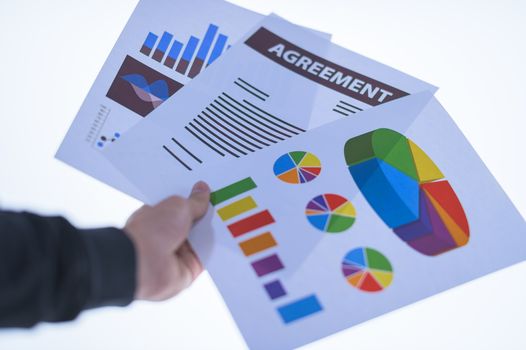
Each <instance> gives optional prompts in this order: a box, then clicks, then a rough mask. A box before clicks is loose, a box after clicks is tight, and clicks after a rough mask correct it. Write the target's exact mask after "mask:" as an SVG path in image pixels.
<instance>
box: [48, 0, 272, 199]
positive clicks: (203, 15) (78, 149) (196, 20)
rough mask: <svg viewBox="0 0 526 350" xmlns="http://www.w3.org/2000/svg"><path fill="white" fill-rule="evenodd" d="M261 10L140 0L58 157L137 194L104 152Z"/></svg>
mask: <svg viewBox="0 0 526 350" xmlns="http://www.w3.org/2000/svg"><path fill="white" fill-rule="evenodd" d="M262 18H263V16H261V15H259V14H257V13H255V12H252V11H249V10H246V9H244V8H241V7H239V6H235V5H233V4H230V3H228V2H226V1H219V0H195V1H183V0H142V1H140V2H139V4H138V5H137V7H136V9H135V11H134V12H133V14H132V16H131V18H130V20H129V21H128V23H127V25H126V27H125V28H124V30H123V31H122V33H121V35H120V37H119V39H118V40H117V43H116V44H115V46H114V48H113V50H112V51H111V53H110V55H109V56H108V58H107V60H106V62H105V63H104V66H103V67H102V69H101V71H100V73H99V75H98V76H97V79H96V80H95V83H94V84H93V86H92V88H91V90H90V91H89V94H88V95H87V97H86V99H85V101H84V103H83V104H82V106H81V108H80V110H79V112H78V114H77V117H76V118H75V120H74V122H73V124H72V125H71V127H70V129H69V131H68V133H67V135H66V137H65V139H64V141H63V143H62V145H61V146H60V149H59V150H58V152H57V155H56V156H57V158H58V159H60V160H62V161H64V162H66V163H68V164H70V165H72V166H74V167H75V168H77V169H79V170H81V171H83V172H85V173H87V174H89V175H91V176H93V177H95V178H97V179H98V180H100V181H102V182H105V183H107V184H108V185H110V186H113V187H115V188H117V189H119V190H121V191H123V192H126V193H128V194H129V195H132V196H133V197H135V198H138V199H142V198H143V196H142V194H140V192H139V191H138V190H137V189H136V188H135V187H134V186H133V185H131V184H130V183H129V182H128V181H127V180H126V178H125V177H124V176H122V175H121V174H120V173H119V172H118V171H116V170H115V168H114V167H113V166H112V165H111V164H110V163H109V162H108V161H107V160H106V159H105V158H104V157H103V156H102V155H101V153H100V152H101V150H102V149H104V148H105V147H106V146H107V145H108V144H110V143H112V142H113V141H116V140H118V139H119V138H120V137H121V136H122V134H123V133H124V132H125V131H126V130H128V129H129V128H130V127H131V126H132V125H135V124H136V123H137V122H139V121H141V120H143V119H144V117H146V116H148V115H149V114H150V113H151V112H152V111H153V110H154V109H155V108H157V107H158V106H160V105H161V104H162V103H163V102H164V101H166V100H167V99H168V98H169V97H170V96H172V95H173V94H175V93H176V92H177V91H178V90H179V89H180V88H182V87H183V86H184V85H186V84H187V83H189V82H190V81H191V80H192V79H193V78H194V77H195V76H197V75H198V74H199V73H200V72H201V71H203V70H204V69H205V68H206V67H207V66H208V65H210V64H212V63H213V62H215V61H216V60H217V59H218V58H219V57H220V56H221V55H222V54H223V53H224V52H225V51H227V50H228V49H229V47H230V46H231V45H232V44H233V43H234V42H236V41H237V40H238V39H239V38H240V37H241V36H242V35H244V34H245V33H246V31H247V30H249V29H250V28H252V27H253V26H254V25H255V24H256V23H258V22H259V21H260V20H261V19H262Z"/></svg>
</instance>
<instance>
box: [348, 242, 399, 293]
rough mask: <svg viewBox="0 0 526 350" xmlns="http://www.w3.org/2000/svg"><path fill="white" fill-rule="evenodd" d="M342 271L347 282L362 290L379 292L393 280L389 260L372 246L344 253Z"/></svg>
mask: <svg viewBox="0 0 526 350" xmlns="http://www.w3.org/2000/svg"><path fill="white" fill-rule="evenodd" d="M342 272H343V275H344V276H345V278H346V279H347V282H349V284H350V285H352V286H353V287H355V288H358V289H359V290H362V291H364V292H379V291H382V290H384V289H385V288H387V287H388V286H389V285H390V284H391V282H392V281H393V267H392V266H391V263H390V262H389V260H388V259H387V258H386V257H385V256H384V255H383V254H382V253H380V252H379V251H377V250H375V249H372V248H366V247H361V248H356V249H353V250H351V251H350V252H349V253H347V254H346V255H345V257H344V258H343V262H342Z"/></svg>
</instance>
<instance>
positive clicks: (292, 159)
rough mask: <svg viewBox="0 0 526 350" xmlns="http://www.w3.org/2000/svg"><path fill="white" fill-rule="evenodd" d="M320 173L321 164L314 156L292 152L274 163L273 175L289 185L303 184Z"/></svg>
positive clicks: (302, 152)
mask: <svg viewBox="0 0 526 350" xmlns="http://www.w3.org/2000/svg"><path fill="white" fill-rule="evenodd" d="M320 173H321V162H320V160H319V159H318V157H316V156H315V155H314V154H312V153H309V152H304V151H294V152H289V153H287V154H284V155H282V156H281V157H279V158H278V159H277V160H276V161H275V162H274V175H276V177H277V178H278V179H280V180H281V181H283V182H286V183H289V184H303V183H306V182H310V181H312V180H314V179H315V178H316V177H318V175H320Z"/></svg>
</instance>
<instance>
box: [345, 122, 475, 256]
mask: <svg viewBox="0 0 526 350" xmlns="http://www.w3.org/2000/svg"><path fill="white" fill-rule="evenodd" d="M344 154H345V160H346V163H347V165H348V166H349V171H350V173H351V175H352V177H353V178H354V181H355V182H356V184H357V185H358V187H359V188H360V191H361V192H362V194H363V195H364V196H365V198H366V199H367V201H368V202H369V204H370V205H371V206H372V207H373V209H374V210H375V211H376V213H377V214H378V215H379V216H380V218H382V220H383V221H384V222H385V223H386V225H387V226H389V227H390V228H392V229H393V231H394V232H395V233H396V234H397V235H398V236H399V237H400V238H401V239H402V240H404V241H405V242H406V243H407V244H408V245H409V246H411V247H412V248H414V249H415V250H417V251H419V252H420V253H422V254H425V255H430V256H434V255H438V254H441V253H444V252H447V251H449V250H452V249H455V248H458V247H461V246H463V245H465V244H467V242H468V241H469V225H468V221H467V218H466V215H465V213H464V209H463V208H462V205H461V203H460V201H459V200H458V197H457V195H456V194H455V191H454V190H453V188H452V187H451V185H450V184H449V182H448V181H447V180H445V179H444V174H443V173H442V172H441V171H440V169H439V168H438V166H437V165H436V164H435V163H434V162H433V161H432V160H431V158H429V156H428V155H427V154H426V153H425V152H424V151H423V150H422V149H421V148H420V147H418V145H416V144H415V143H414V142H413V141H411V140H409V139H408V138H406V137H405V136H403V135H402V134H400V133H398V132H396V131H394V130H390V129H377V130H374V131H372V132H369V133H367V134H363V135H360V136H357V137H355V138H352V139H350V140H348V141H347V143H346V144H345V148H344Z"/></svg>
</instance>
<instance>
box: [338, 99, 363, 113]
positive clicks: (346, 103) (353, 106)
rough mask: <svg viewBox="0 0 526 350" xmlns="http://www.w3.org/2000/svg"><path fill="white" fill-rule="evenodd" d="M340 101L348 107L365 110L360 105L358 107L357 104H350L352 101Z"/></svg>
mask: <svg viewBox="0 0 526 350" xmlns="http://www.w3.org/2000/svg"><path fill="white" fill-rule="evenodd" d="M340 103H343V104H344V105H347V106H348V107H351V108H355V109H357V110H359V111H363V109H361V108H360V107H357V106H355V105H352V104H350V103H348V102H345V101H340Z"/></svg>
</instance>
